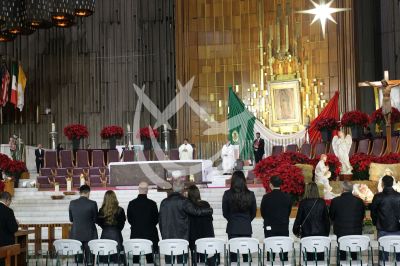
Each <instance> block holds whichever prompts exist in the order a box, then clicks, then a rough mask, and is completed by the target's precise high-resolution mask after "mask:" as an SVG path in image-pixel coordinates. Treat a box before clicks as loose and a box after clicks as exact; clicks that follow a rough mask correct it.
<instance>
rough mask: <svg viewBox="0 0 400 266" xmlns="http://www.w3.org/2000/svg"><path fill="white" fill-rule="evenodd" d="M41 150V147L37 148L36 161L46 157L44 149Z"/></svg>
mask: <svg viewBox="0 0 400 266" xmlns="http://www.w3.org/2000/svg"><path fill="white" fill-rule="evenodd" d="M40 150H41V151H40V152H39V149H36V150H35V157H36V161H38V160H43V159H44V150H43V149H40Z"/></svg>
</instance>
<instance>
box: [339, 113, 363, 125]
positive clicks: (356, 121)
mask: <svg viewBox="0 0 400 266" xmlns="http://www.w3.org/2000/svg"><path fill="white" fill-rule="evenodd" d="M340 123H341V124H342V126H345V127H351V126H362V127H366V126H367V125H368V123H369V117H368V115H367V114H366V113H363V112H360V111H357V110H356V111H350V112H347V113H344V114H343V116H342V119H341V121H340Z"/></svg>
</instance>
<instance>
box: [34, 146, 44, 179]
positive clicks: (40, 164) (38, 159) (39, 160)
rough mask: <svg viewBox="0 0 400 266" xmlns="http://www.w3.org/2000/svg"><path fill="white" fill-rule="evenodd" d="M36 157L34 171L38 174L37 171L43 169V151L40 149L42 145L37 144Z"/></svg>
mask: <svg viewBox="0 0 400 266" xmlns="http://www.w3.org/2000/svg"><path fill="white" fill-rule="evenodd" d="M35 157H36V171H37V173H38V174H39V170H40V169H41V168H43V167H44V150H43V149H42V144H38V146H37V149H36V150H35Z"/></svg>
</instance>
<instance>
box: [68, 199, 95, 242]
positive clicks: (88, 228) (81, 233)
mask: <svg viewBox="0 0 400 266" xmlns="http://www.w3.org/2000/svg"><path fill="white" fill-rule="evenodd" d="M69 220H70V222H72V228H71V235H70V238H71V239H76V240H79V241H84V242H86V241H90V240H92V239H97V238H98V236H97V229H96V225H95V223H96V220H97V203H96V202H95V201H93V200H90V199H88V198H86V197H80V198H79V199H76V200H71V202H70V204H69Z"/></svg>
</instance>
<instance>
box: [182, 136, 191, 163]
mask: <svg viewBox="0 0 400 266" xmlns="http://www.w3.org/2000/svg"><path fill="white" fill-rule="evenodd" d="M179 160H193V147H192V145H190V144H189V141H188V139H184V141H183V144H182V145H181V146H179Z"/></svg>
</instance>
